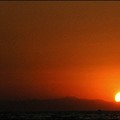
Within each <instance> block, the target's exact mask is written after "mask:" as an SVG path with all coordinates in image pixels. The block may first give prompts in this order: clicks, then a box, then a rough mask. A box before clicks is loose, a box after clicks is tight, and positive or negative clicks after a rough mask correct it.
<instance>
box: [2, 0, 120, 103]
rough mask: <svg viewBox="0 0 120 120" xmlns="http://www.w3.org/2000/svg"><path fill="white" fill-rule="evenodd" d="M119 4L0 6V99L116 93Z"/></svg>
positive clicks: (106, 96)
mask: <svg viewBox="0 0 120 120" xmlns="http://www.w3.org/2000/svg"><path fill="white" fill-rule="evenodd" d="M119 11H120V2H118V1H111V2H108V1H76V2H74V1H69V2H67V1H62V2H60V1H58V2H57V1H39V2H32V1H29V2H27V1H26V2H22V1H16V2H15V1H14V2H8V1H6V2H3V1H2V2H0V100H11V99H14V100H21V99H49V98H60V97H66V96H68V97H69V96H75V97H76V98H84V99H101V100H105V101H114V96H115V94H116V93H117V92H119V91H120V40H119V39H120V32H119V31H120V13H119Z"/></svg>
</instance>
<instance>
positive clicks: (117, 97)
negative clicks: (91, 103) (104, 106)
mask: <svg viewBox="0 0 120 120" xmlns="http://www.w3.org/2000/svg"><path fill="white" fill-rule="evenodd" d="M115 101H116V102H120V92H118V93H117V94H116V95H115Z"/></svg>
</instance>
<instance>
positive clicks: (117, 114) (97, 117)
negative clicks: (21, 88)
mask: <svg viewBox="0 0 120 120" xmlns="http://www.w3.org/2000/svg"><path fill="white" fill-rule="evenodd" d="M0 120H120V111H54V112H1V113H0Z"/></svg>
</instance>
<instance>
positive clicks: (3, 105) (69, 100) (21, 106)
mask: <svg viewBox="0 0 120 120" xmlns="http://www.w3.org/2000/svg"><path fill="white" fill-rule="evenodd" d="M98 109H99V110H120V104H119V103H115V102H106V101H103V100H89V99H78V98H75V97H65V98H57V99H46V100H24V101H0V111H56V110H59V111H61V110H64V111H65V110H69V111H71V110H73V111H76V110H80V111H81V110H98Z"/></svg>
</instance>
